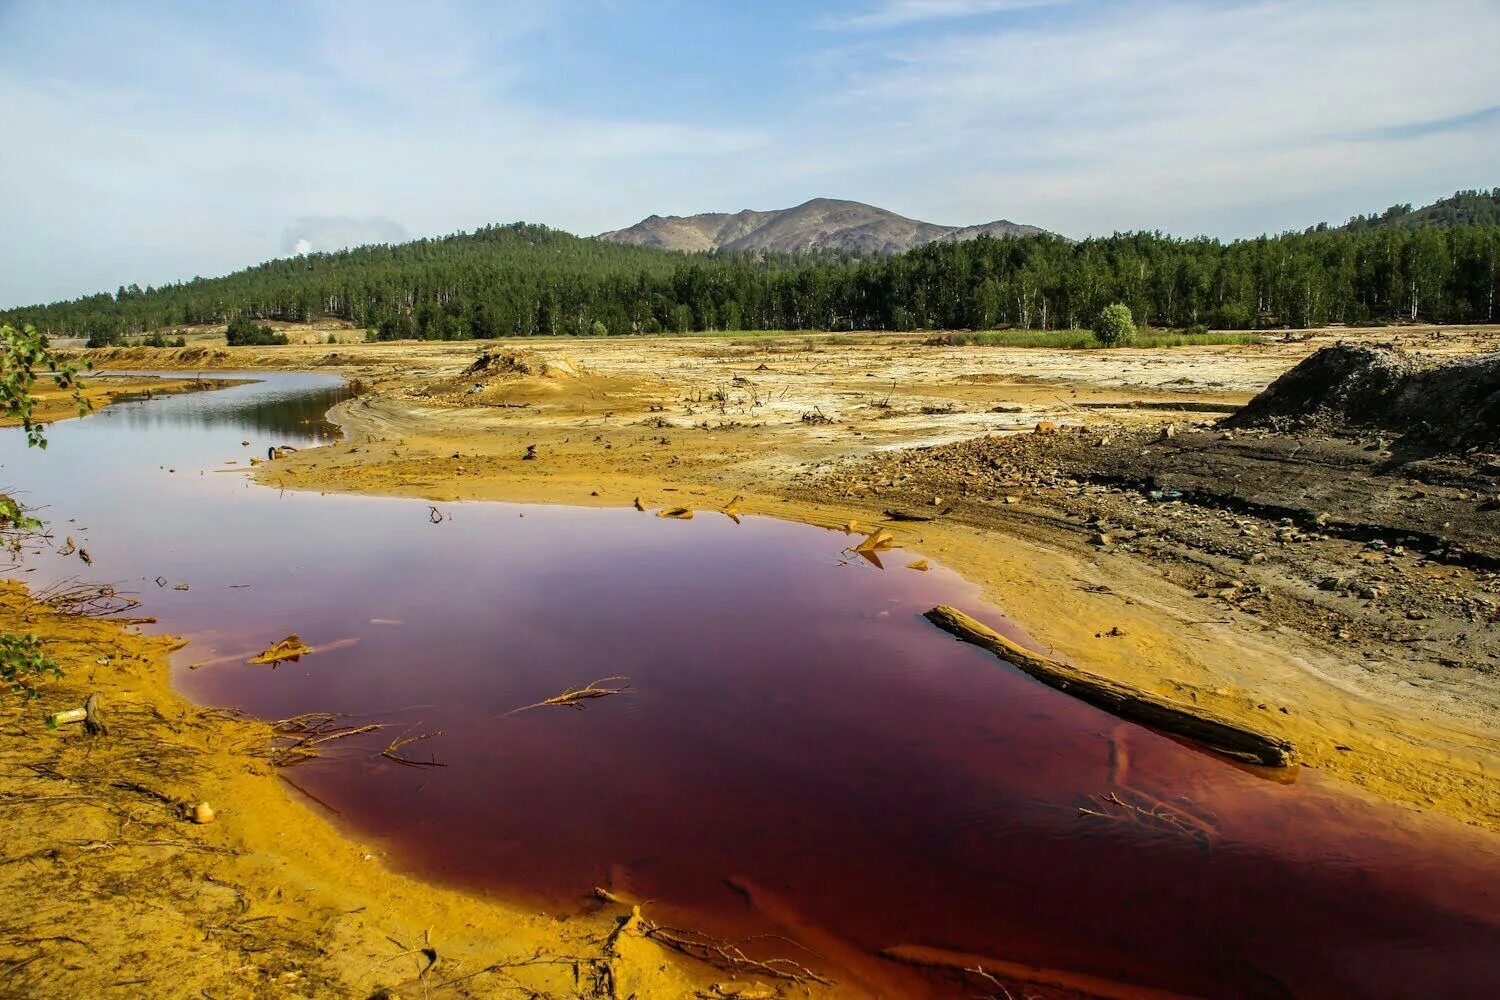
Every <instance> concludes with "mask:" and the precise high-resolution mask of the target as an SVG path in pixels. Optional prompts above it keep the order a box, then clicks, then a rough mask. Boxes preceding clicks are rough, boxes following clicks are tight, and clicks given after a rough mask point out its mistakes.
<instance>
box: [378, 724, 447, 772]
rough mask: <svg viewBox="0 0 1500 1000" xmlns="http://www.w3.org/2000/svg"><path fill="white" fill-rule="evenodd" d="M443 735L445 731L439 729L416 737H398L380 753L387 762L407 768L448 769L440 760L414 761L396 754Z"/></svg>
mask: <svg viewBox="0 0 1500 1000" xmlns="http://www.w3.org/2000/svg"><path fill="white" fill-rule="evenodd" d="M441 735H443V731H442V730H441V729H439V730H436V731H435V732H431V733H419V734H417V735H416V736H406V735H401V736H398V737H396V738H395V739H393V740H391V742H390V743H388V744H387V745H386V748H385V749H384V750H382V751H380V756H382V757H384V758H386V759H387V760H393V761H395V762H396V763H397V764H405V765H406V766H407V767H447V766H448V765H447V764H444V763H443V762H442V761H440V760H412V759H411V758H410V757H403V756H401V755H400V754H399V753H397V752H396V751H398V750H400V749H401V748H402V747H404V746H409V745H411V744H413V743H417V742H420V741H421V740H430V739H432V738H433V737H434V736H441Z"/></svg>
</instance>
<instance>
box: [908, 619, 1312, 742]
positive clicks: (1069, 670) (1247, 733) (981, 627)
mask: <svg viewBox="0 0 1500 1000" xmlns="http://www.w3.org/2000/svg"><path fill="white" fill-rule="evenodd" d="M924 617H925V618H926V619H927V620H928V621H930V622H932V624H934V625H936V626H937V627H938V628H940V629H942V630H943V631H944V632H948V633H950V634H951V635H954V636H957V637H958V638H959V639H960V640H962V641H963V642H969V643H973V644H974V645H976V646H979V647H981V648H983V649H988V650H989V651H990V652H992V653H994V654H995V655H996V656H998V657H1000V658H1001V659H1002V660H1005V661H1006V662H1008V663H1013V664H1015V665H1016V666H1017V667H1020V668H1021V669H1022V670H1024V671H1025V672H1026V673H1028V674H1030V675H1031V676H1032V677H1035V678H1036V679H1037V680H1039V681H1041V682H1042V683H1043V684H1046V685H1048V686H1049V687H1054V688H1057V690H1059V691H1062V692H1064V693H1065V694H1070V695H1072V696H1073V697H1075V698H1079V699H1081V700H1083V701H1086V702H1088V703H1089V704H1090V705H1093V706H1095V707H1096V708H1102V709H1104V710H1105V711H1106V712H1112V713H1113V714H1115V715H1118V716H1121V717H1122V718H1126V719H1130V720H1132V721H1135V722H1141V723H1145V724H1146V725H1148V726H1153V727H1155V728H1157V729H1162V730H1165V731H1166V732H1169V733H1172V734H1173V735H1175V736H1182V737H1185V738H1187V739H1190V740H1192V741H1194V742H1195V743H1201V744H1203V745H1204V746H1206V747H1208V748H1209V749H1210V750H1214V751H1217V752H1218V753H1222V754H1225V755H1226V756H1229V757H1233V758H1235V759H1236V760H1243V761H1247V762H1249V763H1252V764H1264V765H1266V766H1267V767H1286V766H1287V765H1289V764H1291V763H1292V761H1293V759H1294V758H1295V756H1296V748H1295V747H1293V746H1292V744H1291V743H1289V742H1288V741H1286V740H1283V739H1280V738H1279V737H1276V736H1271V735H1269V734H1267V733H1261V732H1257V731H1256V730H1254V729H1250V728H1249V727H1247V726H1242V725H1240V724H1238V723H1235V722H1229V721H1227V720H1224V719H1220V718H1218V717H1217V716H1215V715H1213V714H1211V713H1209V712H1206V711H1204V710H1203V709H1201V708H1194V707H1191V706H1188V705H1179V704H1176V703H1175V702H1170V701H1167V700H1166V699H1164V698H1160V697H1157V696H1156V695H1154V694H1150V693H1148V692H1145V691H1139V690H1136V689H1135V688H1131V687H1127V686H1126V685H1124V684H1121V683H1119V682H1117V681H1112V680H1108V679H1106V678H1103V677H1098V676H1096V675H1094V674H1090V673H1086V672H1084V671H1082V670H1079V669H1078V668H1077V667H1072V666H1069V665H1068V664H1066V663H1059V662H1058V661H1057V660H1053V659H1049V658H1048V657H1045V656H1042V655H1041V654H1039V653H1033V652H1032V651H1031V650H1029V649H1026V648H1024V647H1022V646H1019V645H1017V644H1016V643H1014V642H1012V641H1010V640H1009V639H1007V638H1005V636H1003V635H1001V634H999V633H998V632H996V631H995V630H994V629H991V628H989V627H988V626H986V625H985V624H983V623H982V622H978V621H975V620H974V619H973V618H970V617H969V616H968V615H966V614H964V613H963V612H962V611H959V610H958V609H956V608H951V607H949V606H947V605H946V604H944V605H939V606H938V607H935V608H933V609H932V610H931V611H929V612H927V614H926V615H925V616H924Z"/></svg>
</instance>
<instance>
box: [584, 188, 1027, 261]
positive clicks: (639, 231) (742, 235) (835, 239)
mask: <svg viewBox="0 0 1500 1000" xmlns="http://www.w3.org/2000/svg"><path fill="white" fill-rule="evenodd" d="M1043 232H1045V230H1042V229H1038V228H1037V227H1036V226H1022V225H1018V224H1016V223H1014V222H1007V221H1005V220H1003V219H1002V220H999V221H997V222H986V223H984V224H983V225H978V226H964V227H958V226H940V225H937V224H935V223H932V222H921V221H919V220H917V219H908V218H906V217H905V216H904V215H897V214H896V213H895V212H888V211H886V210H885V209H883V208H876V207H875V206H873V205H865V204H862V203H861V202H857V201H839V200H837V199H834V198H814V199H813V200H812V201H808V202H804V203H803V204H801V205H798V206H797V207H796V208H784V209H781V210H780V211H772V212H754V211H748V210H747V211H744V212H735V213H733V214H729V213H725V212H710V213H707V214H704V215H688V216H681V215H667V216H662V215H652V216H650V217H648V218H645V219H642V220H641V221H640V222H637V223H636V224H635V225H633V226H631V227H629V228H628V229H617V230H615V231H613V232H609V233H600V234H599V236H598V237H597V238H598V239H601V240H604V241H606V242H609V243H630V244H634V245H636V246H647V247H656V248H658V249H661V250H683V251H688V252H701V251H705V250H743V251H757V250H769V251H772V252H777V253H807V252H809V251H813V250H836V251H842V252H845V253H858V254H892V253H901V252H903V251H905V250H910V249H912V248H913V247H919V246H923V245H925V244H928V243H939V242H942V243H956V242H960V241H963V240H972V239H975V238H976V237H979V236H993V237H997V238H998V237H1007V236H1038V235H1041V234H1042V233H1043Z"/></svg>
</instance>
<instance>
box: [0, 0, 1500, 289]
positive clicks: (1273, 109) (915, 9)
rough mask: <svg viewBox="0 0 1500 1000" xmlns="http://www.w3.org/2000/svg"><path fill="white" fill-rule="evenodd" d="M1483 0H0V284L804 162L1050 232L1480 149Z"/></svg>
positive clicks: (1329, 183) (392, 229)
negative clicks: (127, 0) (1, 144)
mask: <svg viewBox="0 0 1500 1000" xmlns="http://www.w3.org/2000/svg"><path fill="white" fill-rule="evenodd" d="M1497 38H1500V2H1496V0H1443V2H1438V0H1434V2H1427V3H1420V4H1417V3H1410V2H1391V0H1345V2H1309V0H1217V2H1216V0H1123V2H1099V0H1095V2H1090V0H1074V2H1065V0H829V2H824V3H815V2H790V0H738V2H729V0H723V2H715V0H556V2H552V3H545V2H540V0H533V2H519V0H494V2H488V3H466V2H461V0H452V2H446V3H444V2H432V3H424V4H421V5H398V4H383V3H378V2H371V3H354V2H346V0H330V2H308V3H274V2H265V3H255V4H239V3H217V4H203V3H197V2H177V3H132V4H122V3H97V4H95V3H86V2H69V0H53V2H45V3H43V2H36V3H33V2H29V0H0V43H3V49H4V52H5V53H6V56H5V59H4V60H3V62H0V134H3V135H4V136H5V137H6V140H7V142H6V147H7V148H6V153H5V155H4V156H3V157H0V231H3V233H4V235H5V239H4V240H3V242H0V305H14V304H19V303H25V302H33V301H39V300H50V299H55V298H60V297H71V296H73V295H78V294H83V293H87V292H91V291H96V290H100V289H113V288H114V287H116V286H117V285H119V284H122V283H130V282H138V283H140V284H142V285H145V284H152V283H161V282H165V281H170V280H174V279H179V278H186V277H191V276H193V275H195V274H203V275H209V274H218V273H224V272H226V271H230V270H233V269H236V268H238V267H241V266H243V265H245V264H248V263H252V262H255V261H259V260H264V259H266V258H269V257H274V256H279V255H282V254H285V253H288V252H291V251H293V250H294V249H296V248H298V247H304V248H313V249H330V248H332V247H334V246H337V245H340V244H345V243H349V242H362V241H368V240H396V239H401V238H405V237H415V236H423V235H435V234H440V233H444V232H450V231H453V230H455V229H472V228H474V227H476V226H478V225H482V224H484V223H488V222H505V221H512V220H516V219H524V220H527V221H533V222H542V223H546V224H548V225H552V226H556V227H558V228H562V229H567V230H570V231H573V232H579V233H594V232H599V231H601V230H605V229H613V228H618V227H621V226H625V225H629V224H630V223H632V222H634V221H636V220H637V219H639V218H641V217H643V216H645V215H648V214H651V213H660V214H687V213H692V212H700V211H714V210H721V211H724V210H727V211H732V210H737V209H740V208H762V209H765V208H781V207H786V206H788V205H793V204H797V203H799V202H801V201H805V200H806V199H808V198H812V197H819V196H827V197H842V198H853V199H857V200H861V201H868V202H871V203H874V204H878V205H881V206H883V207H886V208H890V209H892V210H894V211H897V212H901V213H903V214H906V215H911V216H914V217H917V218H922V219H927V220H930V221H935V222H944V223H950V224H969V223H978V222H984V221H989V220H992V219H997V218H1008V219H1011V220H1014V221H1019V222H1028V223H1032V224H1035V225H1040V226H1045V227H1048V228H1051V229H1055V230H1058V231H1060V232H1063V233H1066V234H1068V235H1070V236H1083V235H1087V234H1090V233H1108V232H1112V231H1115V230H1117V229H1161V230H1164V231H1167V232H1173V233H1178V234H1183V235H1188V234H1197V233H1207V234H1210V235H1215V236H1223V237H1233V236H1242V235H1253V234H1258V233H1261V232H1265V231H1279V230H1282V229H1286V228H1300V227H1302V226H1304V225H1307V224H1309V223H1312V222H1315V221H1318V220H1322V219H1329V220H1333V221H1338V220H1340V219H1342V218H1345V217H1347V216H1348V215H1350V214H1352V213H1355V212H1363V211H1373V210H1379V209H1382V208H1384V207H1385V206H1386V205H1389V204H1391V203H1392V202H1396V201H1413V202H1421V201H1425V200H1430V199H1431V198H1434V197H1437V196H1440V195H1443V194H1446V193H1451V192H1452V191H1453V190H1454V189H1455V188H1459V187H1476V186H1483V187H1489V186H1493V185H1496V184H1500V168H1497V167H1500V59H1496V58H1495V48H1494V42H1495V39H1497Z"/></svg>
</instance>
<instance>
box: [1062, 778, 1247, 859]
mask: <svg viewBox="0 0 1500 1000" xmlns="http://www.w3.org/2000/svg"><path fill="white" fill-rule="evenodd" d="M1123 791H1124V797H1122V796H1121V794H1120V793H1118V792H1102V793H1096V794H1094V795H1090V796H1089V803H1090V804H1089V805H1087V806H1079V807H1078V813H1079V815H1081V816H1088V817H1091V818H1093V819H1098V820H1104V821H1107V822H1115V823H1125V824H1129V825H1131V826H1136V827H1141V828H1144V829H1149V830H1154V831H1156V832H1159V833H1170V834H1173V835H1177V836H1183V837H1187V838H1189V839H1191V840H1196V841H1198V842H1200V843H1202V844H1203V845H1204V846H1211V845H1212V843H1213V837H1214V836H1215V835H1216V834H1217V833H1218V830H1217V829H1216V827H1215V826H1214V824H1213V823H1212V821H1210V820H1207V819H1204V818H1201V817H1198V816H1194V815H1192V814H1191V813H1188V812H1185V811H1183V810H1181V809H1176V808H1174V807H1172V806H1169V805H1167V804H1166V803H1165V802H1162V801H1161V800H1160V799H1156V798H1153V797H1151V796H1149V795H1147V794H1145V793H1144V792H1138V791H1135V790H1133V789H1125V790H1123Z"/></svg>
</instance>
